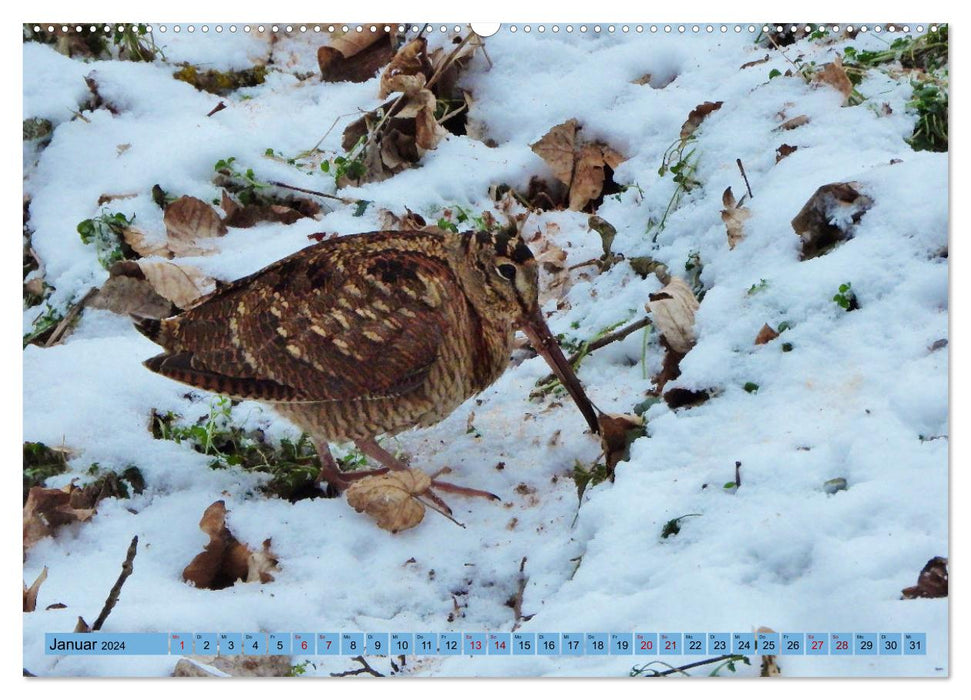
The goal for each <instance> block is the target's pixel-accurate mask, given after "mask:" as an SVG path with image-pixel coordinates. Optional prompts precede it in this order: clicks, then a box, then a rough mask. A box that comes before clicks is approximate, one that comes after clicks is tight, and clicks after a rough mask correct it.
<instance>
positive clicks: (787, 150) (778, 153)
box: [775, 143, 799, 163]
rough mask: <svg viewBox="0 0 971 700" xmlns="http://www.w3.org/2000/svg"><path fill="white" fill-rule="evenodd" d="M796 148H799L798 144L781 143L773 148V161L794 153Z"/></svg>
mask: <svg viewBox="0 0 971 700" xmlns="http://www.w3.org/2000/svg"><path fill="white" fill-rule="evenodd" d="M797 150H799V146H790V145H789V144H787V143H784V144H782V145H781V146H779V147H778V148H777V149H775V162H776V163H778V162H779V161H780V160H782V159H783V158H785V157H786V156H789V155H791V154H793V153H795V152H796V151H797Z"/></svg>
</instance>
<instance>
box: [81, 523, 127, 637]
mask: <svg viewBox="0 0 971 700" xmlns="http://www.w3.org/2000/svg"><path fill="white" fill-rule="evenodd" d="M137 550H138V535H135V536H134V537H132V539H131V544H130V545H128V554H127V555H126V556H125V563H124V564H122V565H121V574H120V575H119V576H118V580H117V581H115V585H114V586H112V587H111V592H110V593H108V599H107V600H106V601H105V606H104V607H103V608H101V614H100V615H98V619H97V620H95V621H94V624H93V625H91V631H92V632H97V631H98V630H100V629H101V625H103V624H104V622H105V620H107V619H108V615H109V614H111V611H112V610H113V609H114V607H115V603H117V602H118V595H119V594H120V593H121V587H122V586H124V585H125V581H126V580H127V579H128V577H129V576H131V573H132V571H133V570H134V566H133V564H132V563H133V562H134V561H135V553H136V551H137Z"/></svg>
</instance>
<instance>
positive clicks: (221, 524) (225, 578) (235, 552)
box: [182, 501, 278, 590]
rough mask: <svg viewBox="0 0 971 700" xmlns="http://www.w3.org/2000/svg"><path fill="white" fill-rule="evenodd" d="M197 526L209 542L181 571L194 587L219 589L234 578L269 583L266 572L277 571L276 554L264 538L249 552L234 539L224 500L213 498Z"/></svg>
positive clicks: (230, 583) (249, 581) (234, 579)
mask: <svg viewBox="0 0 971 700" xmlns="http://www.w3.org/2000/svg"><path fill="white" fill-rule="evenodd" d="M199 529H200V530H202V531H203V532H204V533H206V534H207V535H209V543H208V544H207V545H206V547H205V549H204V550H203V551H202V552H200V553H199V554H197V555H196V556H195V558H194V559H193V560H192V561H191V562H189V565H188V566H186V567H185V569H184V570H183V571H182V579H183V580H184V581H186V582H187V583H192V584H194V585H195V586H196V588H208V589H210V590H219V589H222V588H228V587H229V586H232V585H233V584H235V583H236V582H237V581H245V582H247V583H255V582H259V583H269V582H270V581H273V576H272V574H271V573H270V572H272V571H277V570H278V567H277V558H276V557H275V556H274V554H273V552H272V551H271V550H270V540H269V539H267V540H264V541H263V546H262V548H261V549H260V550H258V551H256V552H253V551H250V549H249V548H248V547H247V546H246V545H245V544H243V543H242V542H240V541H239V540H237V539H236V537H235V536H234V535H233V533H232V532H230V531H229V528H228V527H227V526H226V503H225V501H216V502H215V503H213V504H212V505H210V506H209V507H208V508H206V511H205V512H204V513H203V514H202V520H200V521H199Z"/></svg>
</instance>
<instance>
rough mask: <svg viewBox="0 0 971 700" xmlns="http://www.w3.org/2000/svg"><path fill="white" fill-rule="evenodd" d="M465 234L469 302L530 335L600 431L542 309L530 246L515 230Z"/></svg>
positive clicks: (536, 271) (534, 262)
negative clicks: (469, 273)
mask: <svg viewBox="0 0 971 700" xmlns="http://www.w3.org/2000/svg"><path fill="white" fill-rule="evenodd" d="M462 236H463V237H464V240H463V241H462V244H463V245H462V248H463V249H464V250H465V255H466V259H467V261H468V262H469V263H471V264H470V265H468V267H466V269H467V270H469V271H470V272H471V277H472V278H471V279H468V280H464V283H465V285H466V288H467V290H468V291H469V297H470V299H472V301H473V303H474V304H475V305H476V306H480V305H481V306H482V307H485V309H484V310H486V313H484V314H482V315H483V316H484V317H486V318H491V319H501V320H503V321H505V322H507V323H508V324H509V325H510V326H511V327H513V328H519V329H521V330H522V331H523V333H525V334H526V337H527V338H529V342H530V343H531V344H532V346H533V348H534V349H535V350H536V352H537V353H539V354H540V355H541V356H542V357H543V359H545V360H546V362H547V363H548V364H549V366H550V368H551V369H552V370H553V372H554V373H555V374H556V376H557V377H558V378H559V379H560V381H561V382H562V383H563V386H564V387H565V388H566V390H567V391H568V392H569V393H570V396H572V397H573V400H574V401H575V402H576V404H577V407H578V408H579V409H580V412H581V413H582V414H583V417H584V418H586V420H587V423H588V424H589V425H590V428H591V430H593V432H594V433H599V423H598V421H597V412H596V410H595V409H594V407H593V405H592V404H591V403H590V399H588V398H587V395H586V393H584V391H583V387H582V386H581V385H580V380H579V379H577V376H576V374H575V373H574V372H573V367H571V366H570V363H569V362H568V361H567V359H566V358H565V357H564V356H563V351H562V350H560V346H559V345H558V344H557V342H556V339H555V338H554V337H553V334H552V333H551V332H550V329H549V326H547V325H546V319H545V318H544V316H543V312H542V310H541V309H540V306H539V265H538V264H537V262H536V259H535V258H534V257H533V253H532V251H531V250H530V249H529V246H527V245H526V243H525V241H523V239H522V237H521V236H520V235H519V234H518V233H516V232H515V231H510V230H503V231H498V232H485V231H479V232H476V233H466V234H462Z"/></svg>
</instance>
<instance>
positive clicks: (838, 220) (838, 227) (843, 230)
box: [792, 182, 873, 260]
mask: <svg viewBox="0 0 971 700" xmlns="http://www.w3.org/2000/svg"><path fill="white" fill-rule="evenodd" d="M861 189H862V187H861V185H860V183H858V182H834V183H831V184H829V185H823V186H822V187H820V188H819V189H817V190H816V192H814V193H813V196H812V197H810V198H809V201H808V202H806V204H805V205H804V206H803V208H802V209H801V210H800V211H799V213H798V214H796V216H795V218H793V220H792V228H793V230H794V231H795V232H796V234H797V235H798V236H799V237H800V238H802V253H801V259H802V260H808V259H809V258H815V257H817V256H819V255H823V254H824V253H827V252H829V251H830V250H831V249H832V248H833V247H834V246H835V245H836V244H838V243H841V242H842V241H845V240H848V239H850V238H852V237H853V235H852V234H853V226H854V225H856V224H857V223H859V221H860V219H861V218H862V217H863V215H864V214H865V213H866V212H867V210H868V209H869V208H870V207H871V206H873V200H872V199H870V198H869V197H868V196H866V195H865V194H863V193H862V192H861V191H860V190H861Z"/></svg>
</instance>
